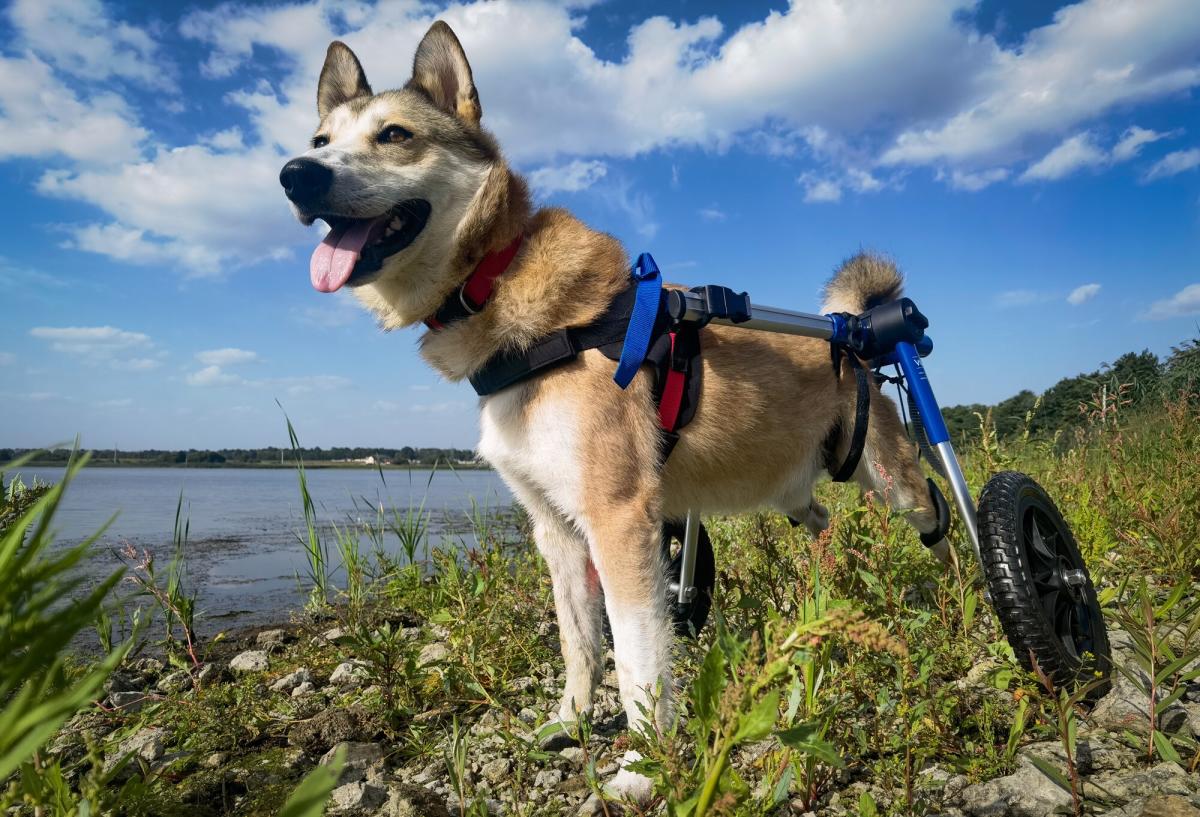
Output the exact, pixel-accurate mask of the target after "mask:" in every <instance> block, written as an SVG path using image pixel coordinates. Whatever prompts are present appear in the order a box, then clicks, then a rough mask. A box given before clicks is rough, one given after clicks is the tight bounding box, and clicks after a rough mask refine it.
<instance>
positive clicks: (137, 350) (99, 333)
mask: <svg viewBox="0 0 1200 817" xmlns="http://www.w3.org/2000/svg"><path fill="white" fill-rule="evenodd" d="M29 334H30V336H32V337H35V338H38V339H39V340H44V341H49V342H50V348H51V349H53V350H54V351H56V352H62V353H63V354H68V355H72V356H75V357H79V358H82V359H83V360H85V361H88V362H90V363H93V364H95V363H101V364H107V365H108V366H109V367H111V368H113V369H119V370H122V371H130V372H146V371H150V370H151V369H157V368H158V367H159V366H161V365H162V360H161V358H162V357H164V356H165V355H166V352H163V351H158V352H155V351H154V342H153V341H152V340H151V339H150V336H149V335H147V334H145V333H143V332H131V331H129V330H126V329H118V328H117V327H115V326H35V327H34V328H33V329H30V330H29ZM152 353H153V354H154V355H155V356H154V357H149V356H148V355H150V354H152Z"/></svg>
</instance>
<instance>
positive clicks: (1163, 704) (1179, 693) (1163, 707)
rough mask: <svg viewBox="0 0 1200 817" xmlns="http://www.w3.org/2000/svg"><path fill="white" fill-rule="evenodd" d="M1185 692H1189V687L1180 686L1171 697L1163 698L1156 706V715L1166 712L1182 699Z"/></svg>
mask: <svg viewBox="0 0 1200 817" xmlns="http://www.w3.org/2000/svg"><path fill="white" fill-rule="evenodd" d="M1185 692H1187V687H1185V686H1183V685H1182V684H1180V685H1179V686H1178V687H1176V688H1175V691H1174V692H1172V693H1171V694H1170V695H1168V696H1167V697H1165V698H1163V699H1162V700H1161V701H1159V702H1158V703H1156V704H1155V705H1154V714H1155V715H1161V714H1162V713H1164V712H1166V711H1167V707H1169V706H1170V705H1171V704H1173V703H1175V702H1176V701H1178V700H1179V699H1180V698H1182V697H1183V693H1185Z"/></svg>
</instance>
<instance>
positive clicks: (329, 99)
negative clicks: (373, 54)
mask: <svg viewBox="0 0 1200 817" xmlns="http://www.w3.org/2000/svg"><path fill="white" fill-rule="evenodd" d="M370 95H371V86H370V85H368V84H367V75H366V74H364V73H363V69H362V65H360V64H359V62H358V57H356V56H354V52H353V51H351V50H350V47H349V46H348V45H346V44H345V43H344V42H342V41H340V40H334V41H333V42H331V43H330V44H329V51H327V52H326V53H325V67H324V68H322V69H321V79H320V81H318V82H317V114H318V115H319V116H320V117H321V118H322V119H324V118H325V115H326V114H328V113H329V112H330V111H332V110H333V109H334V108H336V107H337V106H338V105H341V104H342V103H343V102H349V101H350V100H352V99H357V98H358V97H360V96H370Z"/></svg>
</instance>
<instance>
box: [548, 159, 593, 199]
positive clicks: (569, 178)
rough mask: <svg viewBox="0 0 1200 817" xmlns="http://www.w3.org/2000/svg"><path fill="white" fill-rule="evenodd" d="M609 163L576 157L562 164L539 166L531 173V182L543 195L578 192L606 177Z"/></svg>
mask: <svg viewBox="0 0 1200 817" xmlns="http://www.w3.org/2000/svg"><path fill="white" fill-rule="evenodd" d="M607 173H608V165H607V164H605V163H604V162H601V161H597V160H594V159H593V160H592V161H583V160H581V159H576V160H575V161H572V162H568V163H566V164H560V165H547V166H545V167H539V168H537V169H536V170H533V171H531V172H530V173H529V183H530V184H532V185H533V189H534V190H536V191H537V192H538V193H540V194H542V195H546V196H548V195H550V194H552V193H578V192H579V191H580V190H586V189H588V188H589V187H591V186H592V185H593V184H595V183H596V182H598V181H600V180H601V179H603V178H604V176H605V175H606V174H607Z"/></svg>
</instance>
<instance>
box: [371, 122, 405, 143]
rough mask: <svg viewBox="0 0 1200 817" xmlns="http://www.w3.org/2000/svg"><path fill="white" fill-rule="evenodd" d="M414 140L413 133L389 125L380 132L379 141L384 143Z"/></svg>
mask: <svg viewBox="0 0 1200 817" xmlns="http://www.w3.org/2000/svg"><path fill="white" fill-rule="evenodd" d="M409 139H412V131H410V130H409V129H408V128H402V127H400V126H399V125H388V126H387V127H386V128H384V129H383V130H381V131H380V132H379V141H380V142H383V143H385V144H386V143H389V142H391V143H396V142H405V141H408V140H409Z"/></svg>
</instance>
